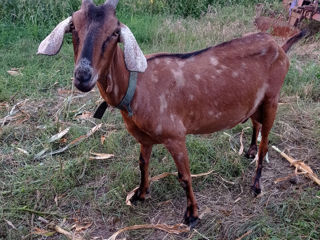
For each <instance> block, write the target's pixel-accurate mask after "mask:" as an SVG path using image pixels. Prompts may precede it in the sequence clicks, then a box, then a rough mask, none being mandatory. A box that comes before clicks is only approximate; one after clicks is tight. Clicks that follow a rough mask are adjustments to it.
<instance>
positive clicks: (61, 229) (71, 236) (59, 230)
mask: <svg viewBox="0 0 320 240" xmlns="http://www.w3.org/2000/svg"><path fill="white" fill-rule="evenodd" d="M54 230H55V231H56V232H58V233H61V234H63V235H65V236H66V237H67V238H69V239H72V240H74V237H73V235H72V233H71V232H68V231H66V230H64V229H63V228H61V227H59V226H54Z"/></svg>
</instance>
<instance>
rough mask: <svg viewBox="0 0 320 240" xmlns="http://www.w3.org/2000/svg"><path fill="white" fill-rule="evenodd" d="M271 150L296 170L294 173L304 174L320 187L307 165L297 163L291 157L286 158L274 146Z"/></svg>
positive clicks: (316, 177)
mask: <svg viewBox="0 0 320 240" xmlns="http://www.w3.org/2000/svg"><path fill="white" fill-rule="evenodd" d="M272 148H273V149H274V150H276V151H277V152H278V153H280V155H281V156H282V157H284V158H285V159H286V160H288V162H289V163H290V164H291V165H293V166H294V167H295V168H296V173H298V171H300V172H302V173H306V175H307V176H308V177H309V178H310V179H311V180H313V181H314V182H315V183H316V184H318V185H319V186H320V179H319V178H318V176H317V175H316V174H315V173H314V172H313V171H312V169H311V168H310V167H309V166H308V165H307V164H305V163H304V162H301V161H297V160H295V159H293V158H292V157H290V156H288V155H287V154H285V153H284V152H281V151H280V149H279V148H277V147H276V146H272Z"/></svg>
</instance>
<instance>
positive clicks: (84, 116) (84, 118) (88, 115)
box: [76, 111, 93, 120]
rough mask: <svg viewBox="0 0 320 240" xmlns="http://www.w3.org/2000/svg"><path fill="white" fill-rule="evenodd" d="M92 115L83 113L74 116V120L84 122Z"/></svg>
mask: <svg viewBox="0 0 320 240" xmlns="http://www.w3.org/2000/svg"><path fill="white" fill-rule="evenodd" d="M92 116H93V114H92V113H91V112H87V111H86V112H83V113H82V114H81V115H78V116H76V119H80V120H86V119H90V118H92Z"/></svg>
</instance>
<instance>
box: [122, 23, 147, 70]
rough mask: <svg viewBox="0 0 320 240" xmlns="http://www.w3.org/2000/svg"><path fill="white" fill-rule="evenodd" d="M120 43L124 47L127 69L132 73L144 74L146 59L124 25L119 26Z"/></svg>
mask: <svg viewBox="0 0 320 240" xmlns="http://www.w3.org/2000/svg"><path fill="white" fill-rule="evenodd" d="M120 42H122V43H123V45H124V46H123V47H124V60H125V63H126V66H127V69H128V70H129V71H132V72H144V71H145V70H146V69H147V59H146V58H145V56H144V55H143V53H142V51H141V49H140V47H139V45H138V43H137V41H136V39H135V38H134V36H133V34H132V32H131V31H130V29H129V28H128V27H127V26H126V25H124V24H121V33H120Z"/></svg>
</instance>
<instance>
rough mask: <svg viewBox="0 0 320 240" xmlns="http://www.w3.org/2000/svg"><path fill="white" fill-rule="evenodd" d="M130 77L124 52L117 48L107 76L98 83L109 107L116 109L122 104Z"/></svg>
mask: <svg viewBox="0 0 320 240" xmlns="http://www.w3.org/2000/svg"><path fill="white" fill-rule="evenodd" d="M129 76H130V72H129V71H128V70H127V68H126V64H125V61H124V54H123V51H122V50H121V48H120V47H119V46H117V47H116V49H115V52H114V55H113V59H112V62H111V65H110V67H109V69H108V72H107V74H106V75H105V77H103V78H99V80H98V82H97V85H98V88H99V91H100V94H101V96H102V97H103V99H104V100H105V101H106V102H107V103H108V104H109V105H111V106H113V107H115V106H117V105H118V104H119V103H120V102H121V100H122V99H123V97H124V96H125V94H126V92H127V89H128V85H129Z"/></svg>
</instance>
